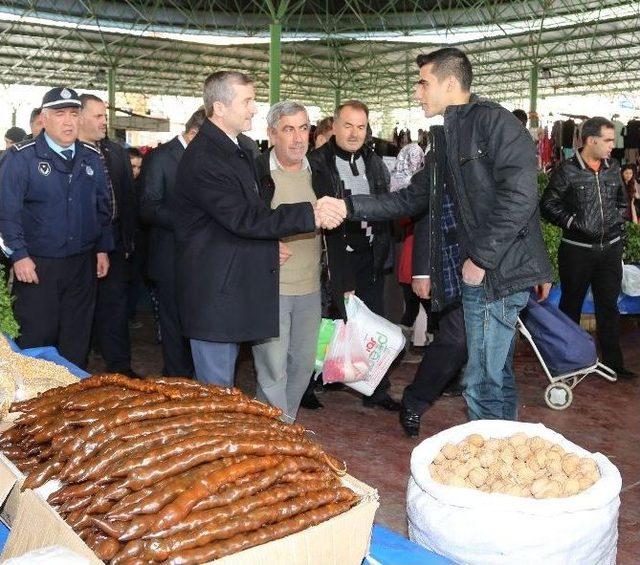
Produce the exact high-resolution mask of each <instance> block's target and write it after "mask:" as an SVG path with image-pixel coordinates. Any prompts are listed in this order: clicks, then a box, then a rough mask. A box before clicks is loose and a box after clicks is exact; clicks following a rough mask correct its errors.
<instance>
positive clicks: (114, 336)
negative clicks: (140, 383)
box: [93, 229, 131, 373]
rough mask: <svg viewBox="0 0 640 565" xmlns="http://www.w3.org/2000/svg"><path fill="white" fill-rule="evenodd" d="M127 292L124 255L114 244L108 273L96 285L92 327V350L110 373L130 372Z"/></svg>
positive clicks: (118, 245)
mask: <svg viewBox="0 0 640 565" xmlns="http://www.w3.org/2000/svg"><path fill="white" fill-rule="evenodd" d="M115 231H116V230H115V229H114V232H115ZM127 288H128V287H127V260H126V258H125V251H124V249H123V247H122V245H121V244H120V243H119V242H116V248H115V250H114V251H112V252H111V253H109V272H108V273H107V276H106V277H105V278H103V279H100V280H99V281H98V294H97V296H96V312H95V318H94V325H93V337H94V344H95V347H96V348H97V349H98V351H99V352H100V355H102V358H103V359H104V362H105V365H106V368H107V371H108V372H110V373H127V372H129V371H131V341H130V338H129V318H128V315H127Z"/></svg>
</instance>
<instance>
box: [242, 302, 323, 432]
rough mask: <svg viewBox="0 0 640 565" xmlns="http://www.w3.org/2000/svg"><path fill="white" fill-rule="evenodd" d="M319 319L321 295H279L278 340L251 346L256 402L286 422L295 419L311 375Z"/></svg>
mask: <svg viewBox="0 0 640 565" xmlns="http://www.w3.org/2000/svg"><path fill="white" fill-rule="evenodd" d="M320 319H321V315H320V291H318V292H314V293H312V294H304V295H301V296H284V295H280V337H275V338H271V339H267V340H265V341H262V342H259V343H256V344H255V345H254V346H253V361H254V363H255V366H256V372H257V375H258V386H257V387H256V398H257V399H258V400H260V401H262V402H268V403H269V404H271V405H272V406H276V407H278V408H281V409H282V411H283V412H284V415H283V418H282V419H283V420H284V421H286V422H293V421H294V420H295V419H296V415H297V414H298V408H299V407H300V400H302V395H303V394H304V391H305V390H306V388H307V385H308V384H309V379H310V378H311V373H312V372H313V366H314V362H315V358H316V347H317V343H318V330H319V328H320Z"/></svg>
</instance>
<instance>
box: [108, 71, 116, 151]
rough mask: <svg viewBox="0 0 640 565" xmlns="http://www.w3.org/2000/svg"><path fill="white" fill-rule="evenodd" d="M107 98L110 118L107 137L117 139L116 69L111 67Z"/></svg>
mask: <svg viewBox="0 0 640 565" xmlns="http://www.w3.org/2000/svg"><path fill="white" fill-rule="evenodd" d="M107 97H108V102H109V117H108V121H107V135H108V136H109V139H115V137H116V130H115V127H114V126H115V122H116V68H115V66H113V67H109V70H108V73H107Z"/></svg>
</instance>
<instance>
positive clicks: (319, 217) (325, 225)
mask: <svg viewBox="0 0 640 565" xmlns="http://www.w3.org/2000/svg"><path fill="white" fill-rule="evenodd" d="M313 214H314V216H315V220H316V227H317V228H322V229H327V230H332V229H335V228H337V227H338V226H339V225H340V224H341V223H342V222H344V221H345V220H346V219H347V205H346V204H345V202H344V200H341V199H340V198H331V197H330V196H323V197H322V198H320V199H319V200H318V201H317V202H316V203H315V204H314V205H313Z"/></svg>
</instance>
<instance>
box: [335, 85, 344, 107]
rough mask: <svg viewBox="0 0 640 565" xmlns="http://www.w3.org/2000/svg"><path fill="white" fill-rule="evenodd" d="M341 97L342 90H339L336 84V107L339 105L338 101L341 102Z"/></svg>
mask: <svg viewBox="0 0 640 565" xmlns="http://www.w3.org/2000/svg"><path fill="white" fill-rule="evenodd" d="M341 97H342V92H341V90H340V86H339V85H338V86H336V90H335V101H336V104H335V107H336V108H337V107H338V106H340V102H341Z"/></svg>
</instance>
